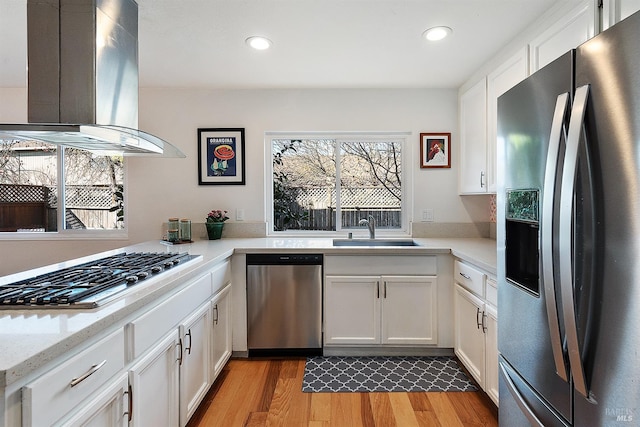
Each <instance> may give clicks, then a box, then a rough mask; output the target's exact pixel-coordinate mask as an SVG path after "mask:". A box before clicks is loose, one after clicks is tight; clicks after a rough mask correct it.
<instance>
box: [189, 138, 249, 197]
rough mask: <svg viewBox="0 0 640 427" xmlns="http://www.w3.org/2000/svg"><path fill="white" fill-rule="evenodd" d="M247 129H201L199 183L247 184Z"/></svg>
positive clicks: (199, 139) (199, 140)
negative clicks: (245, 152)
mask: <svg viewBox="0 0 640 427" xmlns="http://www.w3.org/2000/svg"><path fill="white" fill-rule="evenodd" d="M244 147H245V145H244V128H198V184H199V185H245V155H244Z"/></svg>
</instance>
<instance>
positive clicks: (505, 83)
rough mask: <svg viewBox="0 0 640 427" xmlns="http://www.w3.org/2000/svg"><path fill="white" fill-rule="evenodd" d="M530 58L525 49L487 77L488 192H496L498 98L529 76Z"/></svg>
mask: <svg viewBox="0 0 640 427" xmlns="http://www.w3.org/2000/svg"><path fill="white" fill-rule="evenodd" d="M528 70H529V58H528V55H527V48H526V47H524V48H522V49H520V50H519V51H517V52H516V54H515V55H513V56H511V57H510V58H509V59H507V60H506V61H504V62H503V63H502V64H500V65H499V66H498V67H496V68H495V69H494V70H493V71H492V72H491V73H489V75H488V76H487V166H488V167H487V191H488V192H490V193H495V191H496V168H497V167H498V166H499V165H497V164H496V147H497V135H498V97H500V95H502V94H503V93H505V92H506V91H508V90H509V89H511V88H512V87H514V86H515V85H517V84H518V83H520V82H521V81H522V80H524V79H525V78H526V77H527V75H528Z"/></svg>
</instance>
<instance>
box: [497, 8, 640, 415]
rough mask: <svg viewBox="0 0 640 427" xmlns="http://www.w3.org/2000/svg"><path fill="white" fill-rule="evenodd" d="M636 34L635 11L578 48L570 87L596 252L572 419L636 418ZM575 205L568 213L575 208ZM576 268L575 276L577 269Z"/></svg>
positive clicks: (581, 322)
mask: <svg viewBox="0 0 640 427" xmlns="http://www.w3.org/2000/svg"><path fill="white" fill-rule="evenodd" d="M639 40H640V13H636V14H635V15H632V16H631V17H629V18H627V19H626V20H624V21H622V22H620V23H618V24H616V25H615V26H613V27H611V28H610V29H609V30H607V31H605V32H603V33H602V34H600V35H599V36H597V37H595V38H593V39H591V40H590V41H588V42H587V43H585V44H583V45H582V46H580V47H579V48H578V50H577V52H576V87H577V88H580V87H584V86H587V87H588V92H589V95H588V99H587V103H586V111H585V118H584V128H583V129H582V131H581V132H580V133H581V136H580V138H581V141H582V142H584V143H585V146H586V147H587V148H586V154H587V155H588V156H590V157H591V159H592V165H593V166H592V168H591V169H592V174H593V175H592V182H593V189H592V190H593V200H594V205H595V206H596V207H597V209H596V210H595V215H596V218H595V221H594V222H595V223H596V224H597V228H596V234H595V236H594V239H595V241H594V242H592V243H593V245H594V249H593V250H594V252H595V253H596V255H597V256H596V258H597V259H598V260H599V262H598V263H597V264H596V266H595V267H594V269H593V273H592V274H593V281H594V283H595V285H594V289H593V291H592V295H591V298H589V301H590V302H589V303H588V304H587V303H585V302H584V301H586V299H585V298H579V294H578V298H579V300H578V301H577V302H578V305H577V328H578V336H584V337H585V339H584V340H583V342H582V343H581V346H580V349H579V350H580V358H581V362H582V367H583V370H584V375H585V382H586V384H585V385H586V389H587V394H588V396H589V397H588V398H585V397H583V396H581V395H580V394H579V393H577V392H576V393H575V396H576V397H575V402H574V407H575V422H574V425H576V426H581V425H599V426H612V425H636V424H637V423H638V422H640V407H639V406H640V309H639V307H640V263H639V262H638V260H639V259H640V49H638V41H639ZM574 210H575V212H574V216H577V215H579V214H580V212H579V211H578V210H577V209H576V208H575V207H574ZM585 243H586V244H587V245H588V244H589V242H588V241H587V242H585ZM574 250H575V251H579V250H581V248H580V247H576V248H575V249H574ZM575 275H576V280H577V279H580V277H579V276H580V271H578V272H576V273H575ZM576 288H577V289H580V287H579V285H578V284H577V285H576ZM502 309H503V306H501V307H500V310H501V313H500V315H501V316H502Z"/></svg>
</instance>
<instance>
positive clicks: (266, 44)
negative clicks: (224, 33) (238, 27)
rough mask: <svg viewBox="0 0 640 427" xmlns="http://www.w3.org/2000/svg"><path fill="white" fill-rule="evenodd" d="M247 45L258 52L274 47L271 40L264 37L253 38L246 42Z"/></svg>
mask: <svg viewBox="0 0 640 427" xmlns="http://www.w3.org/2000/svg"><path fill="white" fill-rule="evenodd" d="M245 43H247V44H248V45H249V46H251V47H252V48H254V49H256V50H265V49H269V48H270V47H271V45H272V43H271V40H269V39H268V38H266V37H262V36H251V37H249V38H248V39H246V40H245Z"/></svg>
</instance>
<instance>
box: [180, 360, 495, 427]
mask: <svg viewBox="0 0 640 427" xmlns="http://www.w3.org/2000/svg"><path fill="white" fill-rule="evenodd" d="M304 364H305V359H303V358H302V359H270V360H262V359H260V360H255V359H251V360H247V359H232V360H230V361H229V363H228V364H227V366H226V367H225V368H224V370H223V371H222V373H221V374H220V376H219V377H218V379H217V380H216V382H215V383H214V385H213V387H212V388H211V390H210V391H209V394H208V395H207V396H206V397H205V399H204V400H203V402H202V404H201V405H200V407H199V408H198V411H197V412H196V413H195V414H194V416H193V417H192V419H191V421H190V422H189V424H188V426H187V427H204V426H267V425H268V426H287V427H288V426H309V427H320V426H339V427H347V426H377V427H393V426H399V427H405V426H442V427H454V426H497V425H498V416H497V409H496V407H495V405H494V404H493V403H492V402H491V400H490V399H489V398H488V397H487V396H486V395H485V394H484V393H482V392H446V393H443V392H433V393H415V392H414V393H303V392H302V377H303V375H304Z"/></svg>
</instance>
